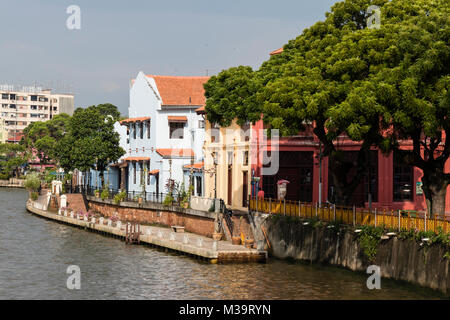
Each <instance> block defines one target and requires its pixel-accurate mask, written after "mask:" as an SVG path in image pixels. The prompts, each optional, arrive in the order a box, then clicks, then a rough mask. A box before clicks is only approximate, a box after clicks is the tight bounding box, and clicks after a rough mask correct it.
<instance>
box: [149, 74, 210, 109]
mask: <svg viewBox="0 0 450 320" xmlns="http://www.w3.org/2000/svg"><path fill="white" fill-rule="evenodd" d="M147 77H149V78H153V79H154V80H155V82H156V86H157V88H158V91H159V94H160V95H161V98H162V105H164V106H188V105H193V106H203V105H204V104H205V102H206V98H205V89H204V88H203V84H204V83H205V82H207V81H208V80H209V78H210V77H178V76H157V75H147Z"/></svg>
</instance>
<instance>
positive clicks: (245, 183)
mask: <svg viewBox="0 0 450 320" xmlns="http://www.w3.org/2000/svg"><path fill="white" fill-rule="evenodd" d="M247 197H248V171H243V172H242V206H243V207H247Z"/></svg>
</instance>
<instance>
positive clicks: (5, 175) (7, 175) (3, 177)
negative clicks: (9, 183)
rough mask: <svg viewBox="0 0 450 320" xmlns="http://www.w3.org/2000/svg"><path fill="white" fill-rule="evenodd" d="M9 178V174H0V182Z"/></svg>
mask: <svg viewBox="0 0 450 320" xmlns="http://www.w3.org/2000/svg"><path fill="white" fill-rule="evenodd" d="M9 178H11V175H10V174H8V173H2V172H0V180H9Z"/></svg>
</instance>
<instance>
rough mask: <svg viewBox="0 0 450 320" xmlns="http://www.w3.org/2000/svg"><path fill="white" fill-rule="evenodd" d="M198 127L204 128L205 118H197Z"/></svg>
mask: <svg viewBox="0 0 450 320" xmlns="http://www.w3.org/2000/svg"><path fill="white" fill-rule="evenodd" d="M198 127H199V129H205V120H198Z"/></svg>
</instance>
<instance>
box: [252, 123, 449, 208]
mask: <svg viewBox="0 0 450 320" xmlns="http://www.w3.org/2000/svg"><path fill="white" fill-rule="evenodd" d="M261 129H263V123H262V120H261V121H259V122H257V123H256V124H255V125H254V126H252V130H253V131H254V134H253V135H254V136H256V134H257V131H258V130H261ZM255 143H256V145H260V144H259V143H258V142H255ZM336 146H337V148H338V149H339V150H343V151H346V155H348V156H349V157H352V156H354V155H356V153H357V151H358V150H359V148H360V143H359V142H355V141H352V140H350V139H348V138H345V137H342V139H340V140H338V141H336ZM401 148H404V149H405V150H407V149H412V143H411V142H405V143H404V144H402V145H401ZM320 149H321V147H320V143H319V140H318V139H317V138H316V137H315V135H314V134H313V133H312V131H309V132H308V131H306V132H303V133H301V134H300V135H298V136H293V137H286V138H280V140H279V143H278V152H279V169H278V171H277V173H276V174H274V175H270V176H263V175H261V168H262V167H263V160H262V156H261V151H265V152H267V151H269V152H270V151H271V150H272V147H271V145H270V142H269V143H268V144H267V145H266V146H264V147H263V150H260V151H259V152H255V156H254V157H255V160H256V161H255V160H254V161H252V163H253V164H252V172H253V174H254V176H256V177H260V182H259V188H260V189H261V188H262V190H264V197H265V198H272V199H276V198H277V186H276V183H277V181H278V180H281V179H286V180H288V181H289V182H290V183H289V184H288V186H287V195H286V200H294V201H304V202H319V198H320V196H319V192H320V191H319V190H320V189H321V192H322V195H321V200H322V202H327V201H330V202H334V201H332V200H333V193H334V190H333V188H334V186H333V181H332V178H331V175H330V174H329V172H328V164H329V159H328V157H323V158H322V161H320V158H319V154H320ZM368 171H369V170H368ZM445 172H446V173H447V172H450V160H448V161H447V162H446V164H445ZM320 176H322V179H321V180H322V184H321V187H319V185H320V183H319V177H320ZM422 176H423V173H422V170H420V169H419V168H416V167H412V166H409V165H406V164H404V163H402V162H401V161H399V160H398V158H396V156H395V153H394V152H393V153H391V154H389V155H387V156H385V155H383V154H382V153H381V151H379V150H377V149H376V148H373V149H372V156H371V159H370V173H369V172H368V173H367V174H366V175H365V176H364V177H363V179H362V182H361V183H360V185H359V186H358V188H357V190H356V192H355V194H354V196H353V203H354V204H356V205H358V206H365V207H368V206H369V196H368V194H369V193H370V194H371V199H372V208H378V209H389V210H391V209H393V210H398V209H402V210H416V211H425V210H426V203H425V195H424V194H423V192H422V191H421V188H420V183H421V178H422ZM368 177H370V181H371V183H370V185H369V179H368ZM445 208H446V209H445V211H446V212H447V213H448V212H450V186H449V187H447V197H446V207H445Z"/></svg>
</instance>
